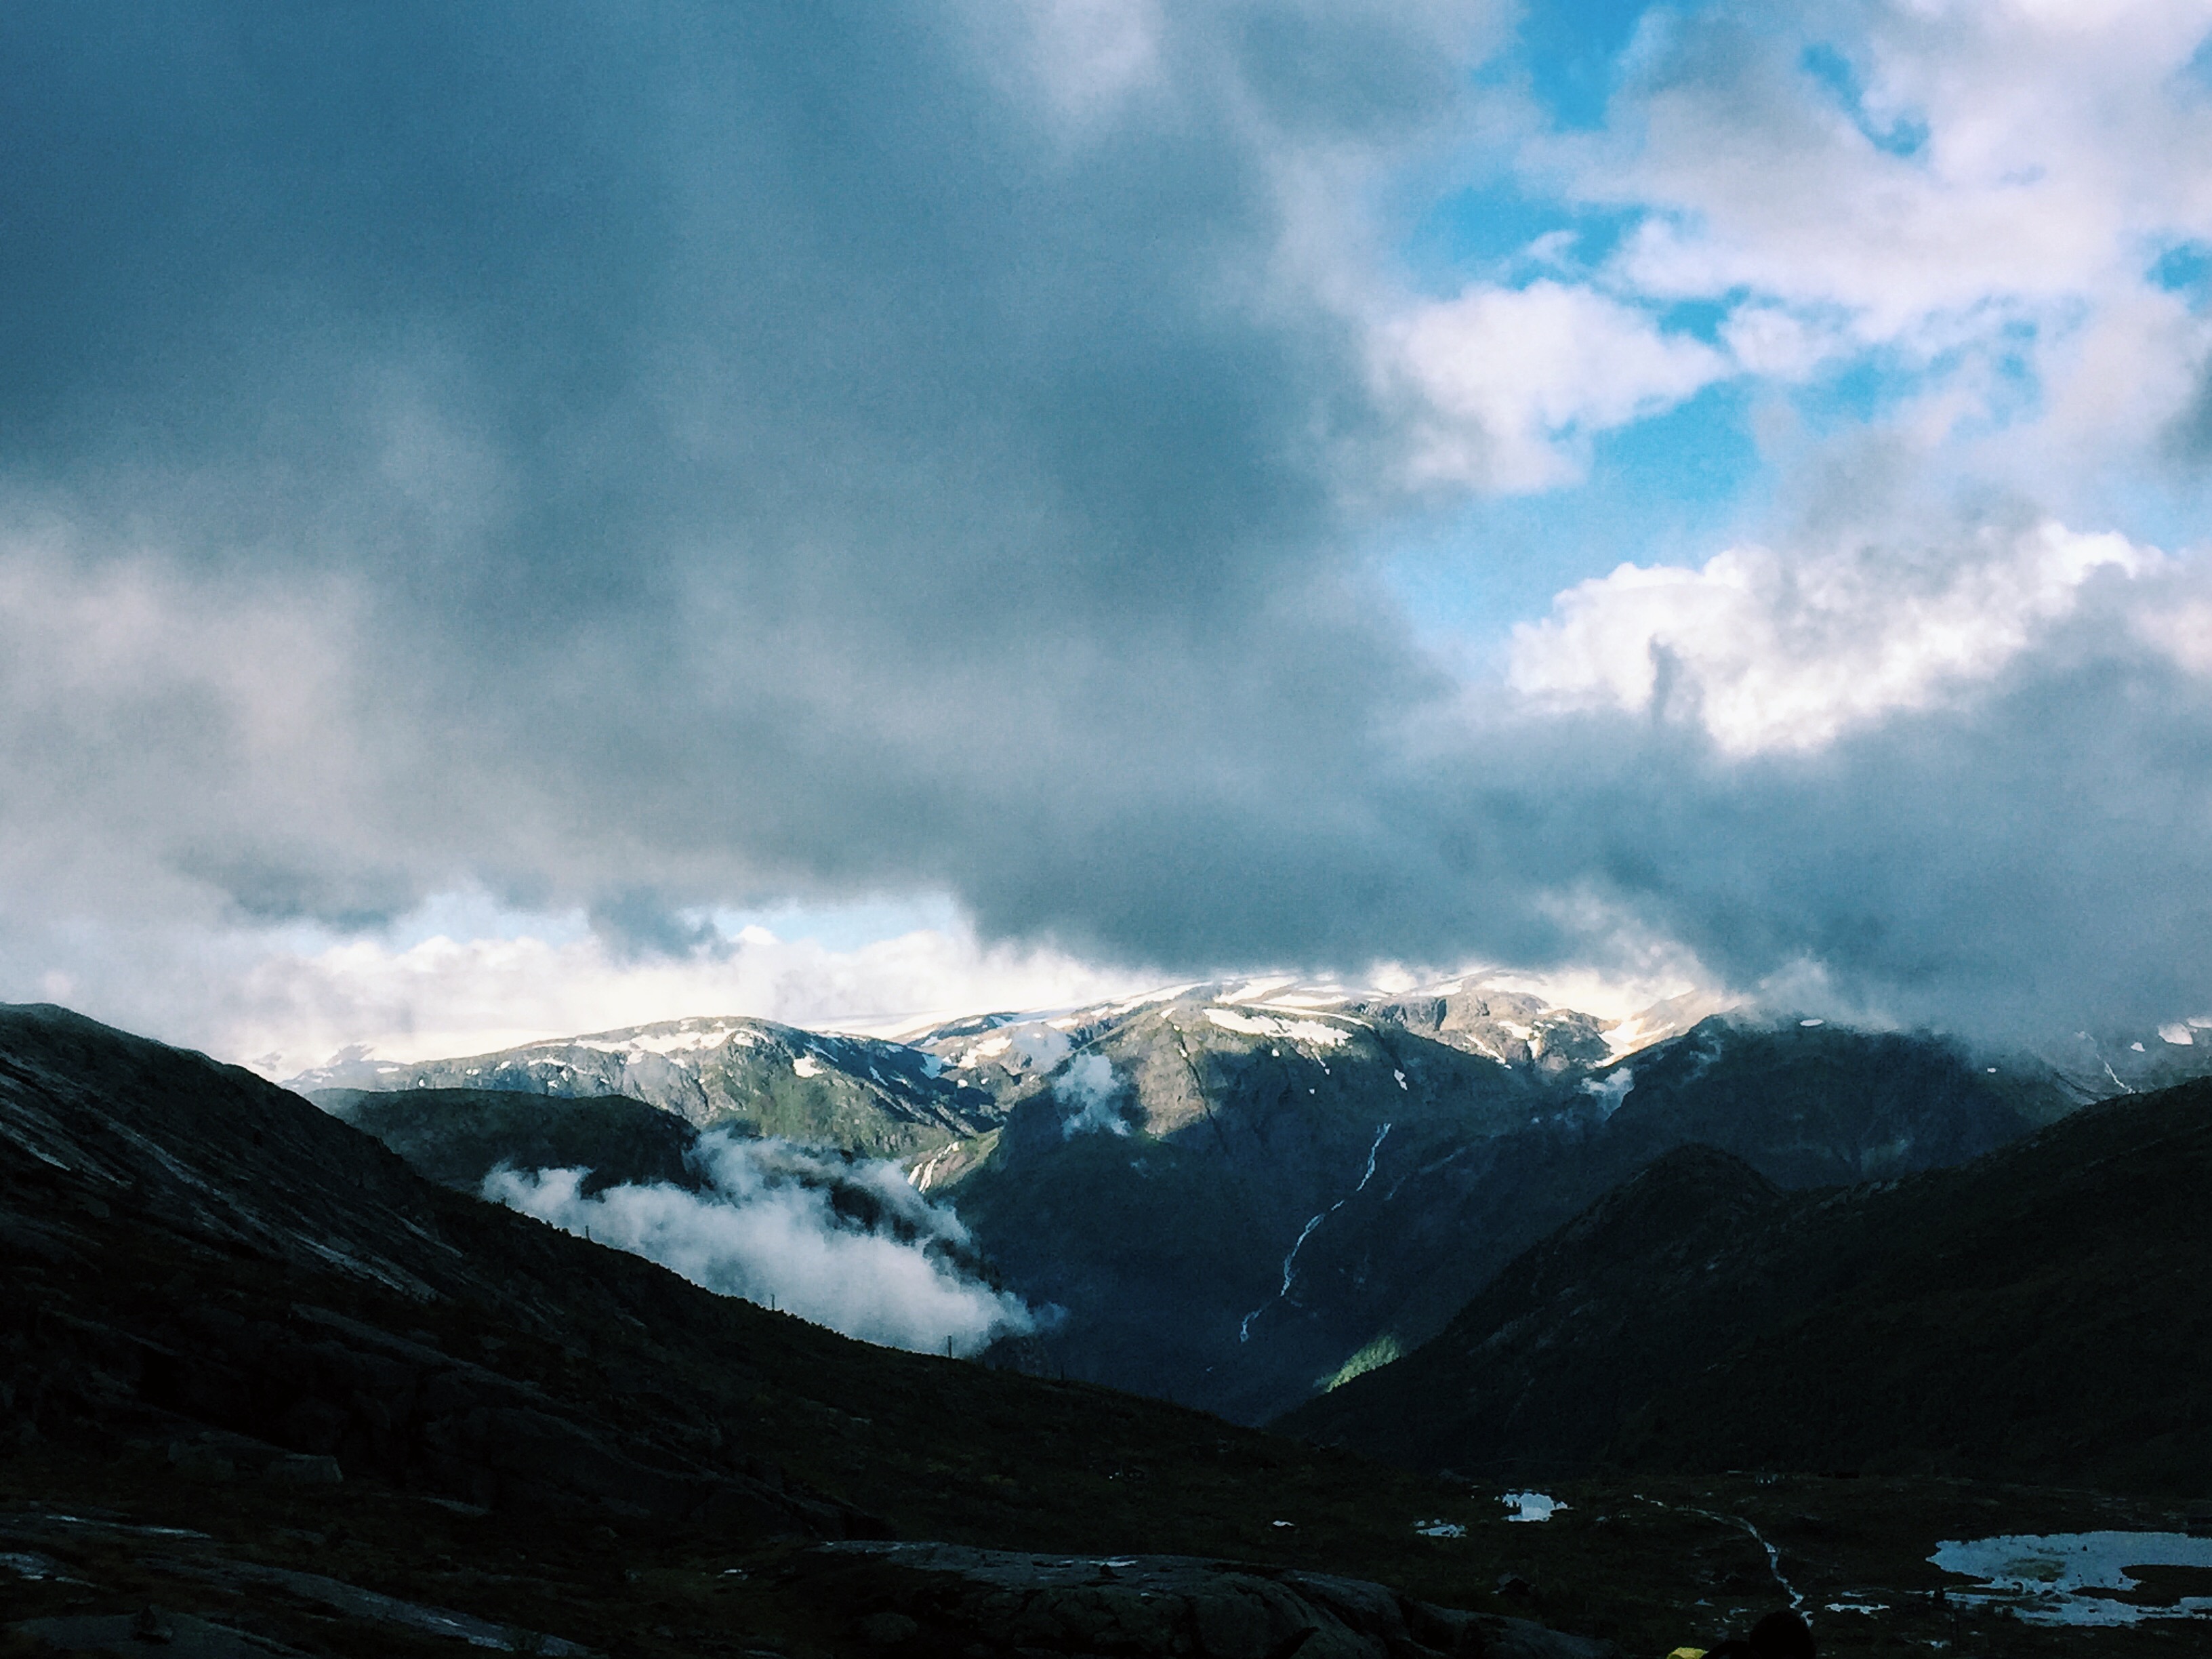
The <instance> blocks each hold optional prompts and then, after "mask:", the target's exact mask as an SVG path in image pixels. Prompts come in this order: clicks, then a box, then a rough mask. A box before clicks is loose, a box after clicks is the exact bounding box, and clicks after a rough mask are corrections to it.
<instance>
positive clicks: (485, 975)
mask: <svg viewBox="0 0 2212 1659" xmlns="http://www.w3.org/2000/svg"><path fill="white" fill-rule="evenodd" d="M544 920H546V921H554V922H556V925H557V924H559V923H560V922H561V920H562V919H557V918H546V919H544ZM546 931H549V932H550V929H549V930H546ZM562 932H563V933H566V935H567V937H565V938H562V937H558V936H556V937H553V938H547V937H544V936H541V934H539V933H532V932H530V931H523V932H520V933H517V934H515V935H514V936H513V937H503V938H502V937H489V938H485V937H479V938H474V939H453V938H449V937H447V936H446V935H444V934H439V935H436V936H434V937H432V938H429V939H423V940H422V941H420V942H419V943H416V944H414V945H408V946H406V947H405V948H395V947H394V946H392V945H389V944H386V943H384V942H382V941H380V940H379V939H351V940H346V941H343V942H339V943H331V944H326V945H323V946H322V947H321V948H319V949H313V950H306V951H301V950H283V949H271V950H270V951H268V952H267V953H266V954H265V955H264V956H263V957H261V958H260V959H259V960H258V961H256V962H254V963H252V964H251V965H250V966H249V967H247V968H246V969H245V970H244V973H243V975H242V979H243V992H242V994H241V995H240V996H239V998H238V999H237V1000H236V1002H235V1003H234V1004H231V1005H229V1006H221V1007H217V1008H214V1009H204V1010H195V1011H193V1012H194V1013H195V1014H196V1015H197V1018H198V1019H199V1020H201V1021H204V1022H205V1023H206V1024H205V1026H204V1029H203V1030H202V1031H201V1032H199V1033H197V1034H196V1036H197V1040H198V1041H200V1042H204V1043H205V1045H206V1046H208V1047H210V1048H213V1049H214V1050H215V1051H216V1052H217V1053H219V1054H223V1055H224V1056H225V1057H237V1058H240V1059H245V1060H250V1061H251V1062H252V1064H253V1065H255V1066H258V1068H260V1069H262V1070H264V1071H266V1072H267V1073H269V1074H270V1075H271V1076H276V1077H284V1076H289V1075H292V1074H294V1073H297V1072H300V1071H301V1070H304V1069H305V1068H306V1067H307V1066H313V1065H318V1064H320V1063H321V1062H322V1061H323V1060H326V1059H328V1058H329V1056H330V1055H331V1053H332V1052H334V1051H335V1050H337V1049H338V1048H343V1047H346V1046H349V1045H351V1044H354V1043H365V1044H367V1045H368V1047H370V1048H373V1049H374V1050H375V1051H376V1052H377V1053H378V1054H380V1055H383V1056H385V1057H387V1058H390V1059H395V1060H422V1059H434V1058H440V1057H443V1056H447V1055H453V1054H484V1053H488V1052H489V1051H491V1050H493V1049H495V1048H505V1047H509V1046H512V1045H513V1044H515V1043H520V1042H532V1041H536V1040H538V1039H539V1038H542V1037H548V1036H568V1035H571V1034H574V1033H575V1032H578V1031H592V1030H611V1029H613V1028H615V1027H617V1026H622V1025H628V1024H645V1023H648V1022H651V1021H654V1020H661V1019H675V1018H682V1017H684V1016H686V1015H693V1014H696V1015H716V1014H747V1015H751V1016H754V1017H757V1018H766V1019H778V1020H782V1021H784V1022H786V1023H787V1024H794V1025H801V1026H805V1027H808V1028H810V1029H822V1028H829V1029H834V1030H868V1031H875V1032H883V1033H890V1032H892V1031H895V1030H902V1029H909V1028H911V1027H913V1026H915V1025H916V1024H921V1023H922V1022H923V1021H925V1020H927V1019H928V1018H933V1017H944V1016H946V1015H951V1014H955V1013H969V1012H975V1011H977V1010H979V1009H987V1008H1051V1007H1061V1006H1069V1005H1072V1004H1075V1003H1079V1002H1089V1001H1097V1000H1105V999H1107V998H1110V997H1114V996H1119V995H1125V994H1129V993H1130V992H1132V991H1133V990H1136V989H1139V988H1142V987H1143V986H1144V985H1145V984H1146V983H1148V982H1149V981H1148V979H1147V977H1146V975H1143V974H1142V973H1140V972H1134V973H1133V972H1132V971H1131V970H1129V969H1105V968H1101V967H1098V966H1096V965H1094V964H1091V963H1084V962H1080V961H1079V960H1077V959H1076V958H1074V957H1070V956H1068V955H1066V954H1065V953H1062V952H1060V951H1053V950H1050V949H1047V948H1042V947H1023V946H1016V945H985V944H983V943H981V941H979V940H978V939H976V938H975V934H974V933H972V932H969V931H968V930H967V929H966V928H964V927H958V926H951V927H944V928H938V927H923V928H916V929H913V930H910V931H907V932H902V933H897V934H896V935H894V936H892V937H890V938H884V939H875V940H872V941H869V942H866V943H863V944H860V945H854V946H853V947H851V948H848V949H842V950H840V949H833V948H831V947H829V946H828V945H823V944H821V943H819V942H817V940H814V939H778V938H777V937H776V936H775V934H774V933H770V932H769V931H768V930H767V929H765V928H763V927H757V926H756V927H747V928H744V929H743V930H742V931H740V932H739V933H738V934H737V936H736V937H735V938H734V939H730V940H727V941H726V942H723V943H721V944H720V945H708V946H705V947H702V948H701V949H698V950H696V951H691V952H689V953H685V954H679V955H665V954H655V955H650V956H644V957H630V956H625V955H623V953H621V952H620V951H617V950H615V949H613V948H611V946H610V945H608V943H607V942H606V941H605V939H603V938H601V937H600V936H599V935H597V934H594V933H588V932H586V931H585V930H584V929H583V928H582V927H581V926H580V922H579V921H577V920H576V919H568V921H567V922H566V925H565V927H562Z"/></svg>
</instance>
